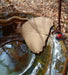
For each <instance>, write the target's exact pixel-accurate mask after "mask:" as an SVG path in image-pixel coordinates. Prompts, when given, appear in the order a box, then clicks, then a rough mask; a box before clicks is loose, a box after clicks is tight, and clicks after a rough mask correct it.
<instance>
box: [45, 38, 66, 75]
mask: <svg viewBox="0 0 68 75" xmlns="http://www.w3.org/2000/svg"><path fill="white" fill-rule="evenodd" d="M53 45H54V46H53V47H54V48H52V60H51V65H50V66H51V67H49V66H48V70H47V73H46V75H49V72H51V74H50V75H62V74H63V70H64V64H65V60H66V57H65V50H64V49H63V47H62V44H61V42H60V41H58V40H56V38H55V37H54V38H53Z"/></svg>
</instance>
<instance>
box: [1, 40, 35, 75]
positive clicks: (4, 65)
mask: <svg viewBox="0 0 68 75" xmlns="http://www.w3.org/2000/svg"><path fill="white" fill-rule="evenodd" d="M3 48H4V49H5V50H6V52H3ZM3 48H0V52H2V53H1V54H0V74H1V75H4V74H5V75H19V73H22V72H23V73H25V72H26V71H27V70H28V69H29V68H30V66H31V65H32V64H33V62H34V59H35V54H32V53H30V52H29V51H28V47H27V46H26V45H25V44H22V43H20V42H18V41H16V42H12V43H9V44H6V45H5V46H3ZM7 53H8V54H7ZM29 64H31V65H29ZM23 73H22V74H23Z"/></svg>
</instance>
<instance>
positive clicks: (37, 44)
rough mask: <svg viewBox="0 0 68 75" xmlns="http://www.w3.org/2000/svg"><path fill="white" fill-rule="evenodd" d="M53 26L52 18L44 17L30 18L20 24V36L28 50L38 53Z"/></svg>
mask: <svg viewBox="0 0 68 75" xmlns="http://www.w3.org/2000/svg"><path fill="white" fill-rule="evenodd" d="M52 26H53V20H52V19H50V18H45V17H36V18H32V19H30V20H29V21H27V22H26V23H24V24H23V25H22V36H23V38H24V40H25V41H26V44H27V45H28V47H29V48H30V50H31V51H32V52H34V53H40V52H41V51H42V50H43V46H44V45H45V40H46V39H47V37H48V36H47V35H46V34H49V31H50V28H51V27H52Z"/></svg>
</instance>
